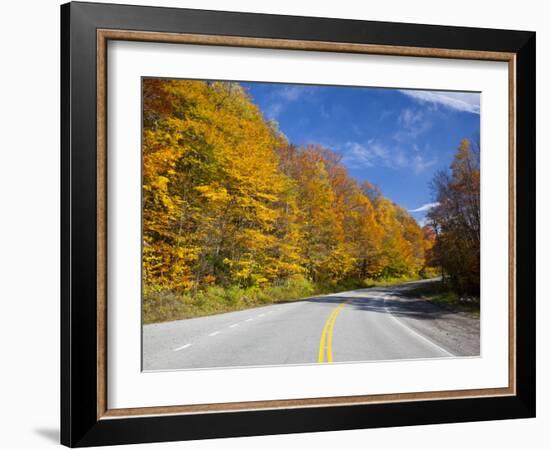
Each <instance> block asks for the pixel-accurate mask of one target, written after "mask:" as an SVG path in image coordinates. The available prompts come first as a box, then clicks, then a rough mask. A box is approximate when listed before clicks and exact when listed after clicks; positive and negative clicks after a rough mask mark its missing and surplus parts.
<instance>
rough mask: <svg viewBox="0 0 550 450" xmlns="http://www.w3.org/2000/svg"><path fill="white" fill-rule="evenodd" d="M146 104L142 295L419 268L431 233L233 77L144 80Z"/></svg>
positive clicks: (398, 272)
mask: <svg viewBox="0 0 550 450" xmlns="http://www.w3.org/2000/svg"><path fill="white" fill-rule="evenodd" d="M143 106H144V110H143V149H142V150H143V281H144V288H145V293H146V294H147V292H151V291H161V290H172V291H181V292H192V293H196V292H197V290H199V289H201V288H203V287H206V286H210V285H218V286H222V287H231V286H239V287H261V286H267V285H276V284H279V283H284V282H285V281H286V280H291V279H296V278H307V279H309V280H312V281H313V282H323V283H324V282H338V281H341V280H344V279H352V280H358V281H360V280H363V279H365V278H378V277H383V276H403V275H415V274H417V273H418V272H419V270H420V269H421V268H422V267H423V266H424V258H425V250H426V248H425V243H424V235H423V233H422V230H421V229H420V227H419V226H418V224H417V223H416V221H415V220H414V219H413V218H412V217H410V216H409V215H408V213H407V212H406V211H405V210H404V209H402V208H400V207H399V206H398V205H396V204H394V203H393V202H391V201H390V200H388V199H386V198H385V197H384V196H383V195H382V193H381V192H380V190H378V189H377V188H375V187H374V186H372V185H370V184H369V183H368V182H365V183H363V184H359V183H358V182H357V181H356V180H355V179H354V178H352V177H351V176H350V175H349V173H348V171H347V169H346V167H345V166H344V165H343V164H342V162H341V160H340V158H341V157H340V156H339V155H338V154H337V153H334V152H332V151H330V150H329V149H326V148H324V147H322V146H319V145H308V146H305V147H298V146H295V145H292V144H291V143H289V142H288V140H287V138H286V137H285V136H284V135H283V134H282V133H281V132H280V131H279V130H278V129H277V125H276V123H274V122H272V121H268V120H266V119H265V117H264V116H263V114H262V112H261V111H260V110H259V108H258V107H257V106H256V105H255V104H254V103H253V102H252V101H251V99H250V97H249V96H248V94H247V92H246V91H245V90H244V89H243V88H242V87H241V86H240V85H239V84H238V83H228V82H206V81H193V80H158V79H144V81H143ZM458 160H459V161H460V163H457V165H456V167H455V168H453V173H455V172H456V180H457V181H456V182H457V183H458V182H459V180H461V182H463V183H466V182H467V180H466V175H465V174H463V173H462V172H464V170H465V169H464V170H463V168H462V167H463V166H465V165H467V163H468V161H467V157H466V156H461V157H460V158H459V159H458ZM472 208H473V206H472ZM470 209H471V208H470Z"/></svg>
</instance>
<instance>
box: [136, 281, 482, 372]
mask: <svg viewBox="0 0 550 450" xmlns="http://www.w3.org/2000/svg"><path fill="white" fill-rule="evenodd" d="M425 282H430V281H421V282H414V283H406V284H401V285H397V286H391V287H388V288H370V289H358V290H354V291H347V292H340V293H337V294H330V295H323V296H317V297H312V298H307V299H303V300H299V301H294V302H288V303H280V304H275V305H269V306H264V307H259V308H253V309H248V310H244V311H236V312H231V313H225V314H218V315H214V316H207V317H199V318H195V319H187V320H177V321H173V322H165V323H159V324H151V325H144V326H143V370H145V371H150V370H177V369H199V368H214V367H237V366H241V367H242V366H265V365H285V364H312V363H323V364H324V363H338V362H352V361H373V360H392V359H415V358H451V357H460V356H477V355H479V349H480V347H479V319H477V318H474V317H471V316H469V315H466V314H463V313H454V312H451V311H448V310H445V309H442V308H440V307H438V306H436V305H433V304H431V303H429V302H426V301H424V300H422V299H418V298H410V297H408V296H405V295H403V293H404V291H406V290H408V289H411V288H413V287H415V286H418V283H425Z"/></svg>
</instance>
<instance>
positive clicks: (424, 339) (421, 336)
mask: <svg viewBox="0 0 550 450" xmlns="http://www.w3.org/2000/svg"><path fill="white" fill-rule="evenodd" d="M387 299H388V297H387V296H385V297H384V302H385V301H386V300H387ZM384 309H385V310H386V312H387V313H388V314H389V315H390V317H391V318H392V319H393V320H395V321H396V322H397V323H398V324H399V325H401V326H402V327H403V328H405V329H406V330H408V331H409V332H410V333H412V334H414V335H415V336H416V337H419V338H420V339H422V340H423V341H425V342H427V343H428V344H430V345H431V346H433V347H435V348H437V349H438V350H439V351H442V352H443V353H446V354H447V355H449V356H452V357H456V355H453V354H452V353H451V352H450V351H448V350H445V349H444V348H443V347H440V346H439V345H437V344H436V343H435V342H433V341H432V340H430V339H428V338H427V337H426V336H423V335H422V334H420V333H419V332H418V331H415V330H413V329H412V328H411V327H409V326H408V325H406V324H405V323H403V322H402V321H401V320H399V319H398V318H397V317H395V316H394V315H393V313H392V312H391V311H390V310H389V308H388V307H387V306H384Z"/></svg>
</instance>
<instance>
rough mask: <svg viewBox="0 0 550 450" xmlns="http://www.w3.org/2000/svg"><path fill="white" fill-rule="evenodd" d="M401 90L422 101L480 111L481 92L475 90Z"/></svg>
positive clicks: (471, 111) (457, 109)
mask: <svg viewBox="0 0 550 450" xmlns="http://www.w3.org/2000/svg"><path fill="white" fill-rule="evenodd" d="M399 92H401V93H402V94H405V95H407V96H409V97H412V98H413V99H415V100H416V101H418V102H420V103H430V104H431V105H433V106H436V107H437V106H440V105H441V106H445V107H447V108H449V109H453V110H456V111H465V112H469V113H473V114H479V113H480V94H478V93H475V92H446V91H417V90H410V89H406V90H405V89H400V90H399Z"/></svg>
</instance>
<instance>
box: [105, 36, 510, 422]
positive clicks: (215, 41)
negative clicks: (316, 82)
mask: <svg viewBox="0 0 550 450" xmlns="http://www.w3.org/2000/svg"><path fill="white" fill-rule="evenodd" d="M109 40H123V41H141V42H160V43H181V44H195V45H216V46H232V47H250V48H267V49H286V50H309V51H323V52H341V53H363V54H371V55H372V54H376V55H391V56H413V57H432V58H451V59H472V60H487V61H501V62H507V63H508V74H509V83H508V86H509V92H508V96H509V111H508V123H509V127H508V129H509V136H508V139H509V145H508V158H509V159H508V161H509V162H508V181H509V192H508V207H509V220H508V251H509V267H508V274H509V286H508V293H509V294H508V304H509V305H508V306H509V317H508V331H509V332H508V336H509V337H508V387H505V388H489V389H467V390H449V391H432V392H411V393H402V394H379V395H357V396H342V397H323V398H302V399H288V400H265V401H249V402H232V403H212V404H200V405H174V406H161V407H157V406H150V407H141V408H120V409H108V405H107V358H106V353H107V291H106V286H107V284H106V283H107V251H106V250H107V229H106V226H107V220H106V214H107V208H106V205H107V188H106V183H107V177H106V175H107V115H106V107H107V59H106V57H107V42H108V41H109ZM515 97H516V55H515V54H514V53H505V52H489V51H475V50H455V49H442V48H421V47H398V46H387V45H371V44H353V43H349V44H346V43H334V42H321V41H298V40H285V39H263V38H246V37H236V36H218V35H200V34H180V33H157V32H147V31H129V30H112V29H98V30H97V293H98V294H97V311H98V312H97V354H98V360H97V418H98V420H99V419H113V418H120V417H132V416H133V417H135V416H153V415H171V414H197V413H218V412H231V411H243V410H246V411H252V410H265V409H289V408H304V407H319V406H344V405H354V404H373V403H390V402H405V401H406V402H410V401H420V400H446V399H460V398H475V397H478V398H479V397H497V396H514V395H516V378H515V374H516V326H515V323H516V321H515V319H516V292H515V285H516V283H515V281H516V235H515V230H516V225H515V224H516V180H515V159H516V148H515V129H516V105H515Z"/></svg>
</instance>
